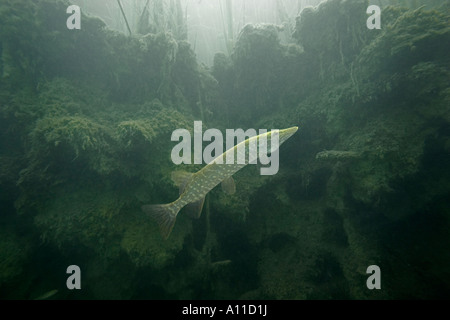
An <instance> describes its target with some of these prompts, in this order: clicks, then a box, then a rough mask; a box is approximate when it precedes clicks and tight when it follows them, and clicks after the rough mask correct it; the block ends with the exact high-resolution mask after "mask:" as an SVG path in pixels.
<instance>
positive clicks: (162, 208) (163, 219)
mask: <svg viewBox="0 0 450 320" xmlns="http://www.w3.org/2000/svg"><path fill="white" fill-rule="evenodd" d="M141 208H142V211H144V212H145V213H146V214H147V215H148V216H150V217H152V218H153V219H155V220H156V222H157V223H158V226H159V230H160V231H161V235H162V237H163V238H164V240H166V239H167V238H168V237H169V235H170V233H171V232H172V229H173V226H174V225H175V220H176V218H177V214H178V211H179V210H180V209H179V208H177V207H176V206H175V205H174V203H168V204H155V205H144V206H142V207H141Z"/></svg>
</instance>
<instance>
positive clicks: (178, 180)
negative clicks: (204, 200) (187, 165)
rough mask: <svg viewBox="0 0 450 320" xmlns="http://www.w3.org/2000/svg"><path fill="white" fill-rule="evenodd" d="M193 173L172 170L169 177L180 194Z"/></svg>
mask: <svg viewBox="0 0 450 320" xmlns="http://www.w3.org/2000/svg"><path fill="white" fill-rule="evenodd" d="M192 175H193V173H191V172H186V171H173V172H172V175H171V178H172V181H173V183H175V185H176V186H177V187H179V188H180V194H182V193H183V192H184V188H185V187H186V185H187V183H188V182H189V180H190V179H191V178H192Z"/></svg>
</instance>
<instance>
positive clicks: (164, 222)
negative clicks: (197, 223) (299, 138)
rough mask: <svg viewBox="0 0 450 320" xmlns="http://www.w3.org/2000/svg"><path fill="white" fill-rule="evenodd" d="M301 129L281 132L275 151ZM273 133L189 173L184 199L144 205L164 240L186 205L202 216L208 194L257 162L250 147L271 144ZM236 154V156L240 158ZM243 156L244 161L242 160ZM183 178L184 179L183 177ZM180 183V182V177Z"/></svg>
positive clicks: (182, 184)
mask: <svg viewBox="0 0 450 320" xmlns="http://www.w3.org/2000/svg"><path fill="white" fill-rule="evenodd" d="M297 130H298V127H292V128H288V129H284V130H280V131H278V134H279V142H278V145H277V146H274V147H272V148H271V152H274V151H276V150H277V149H278V148H279V146H280V145H281V144H282V143H283V142H284V141H286V140H287V139H288V138H289V137H291V136H292V135H293V134H294V133H295V132H296V131H297ZM273 132H277V131H270V132H267V133H263V134H260V135H257V136H253V137H251V138H249V139H247V140H245V141H242V142H241V143H239V144H237V145H236V146H234V147H232V148H230V149H228V150H227V151H226V152H224V153H222V154H221V155H220V156H218V157H216V158H215V159H214V160H213V161H211V162H210V163H209V164H208V165H206V166H205V167H204V168H203V169H201V170H199V171H197V172H196V173H194V174H186V175H185V176H184V181H178V184H179V185H180V196H179V198H178V199H177V200H175V201H174V202H171V203H168V204H160V205H144V206H142V210H143V211H144V212H145V213H147V214H148V215H149V216H151V217H153V218H154V219H155V220H156V221H157V223H158V225H159V228H160V231H161V235H162V236H163V238H164V239H167V238H168V237H169V235H170V233H171V231H172V228H173V226H174V225H175V220H176V217H177V215H178V212H179V211H180V210H181V209H182V208H183V207H184V206H186V205H188V204H194V205H196V207H197V208H198V215H200V213H201V209H202V207H203V202H204V200H205V196H206V194H207V193H208V192H209V191H211V190H212V189H213V188H214V187H215V186H217V185H218V184H220V183H223V182H225V181H227V179H229V178H231V176H232V175H233V174H235V173H236V172H237V171H239V170H240V169H242V168H244V167H245V166H246V165H247V164H249V163H252V161H253V160H256V158H255V155H253V154H252V153H251V152H250V147H249V146H251V145H255V146H256V145H257V142H258V141H261V140H262V141H269V140H270V139H271V135H272V134H273ZM240 152H244V153H245V154H244V157H242V154H239V153H240ZM234 155H236V157H235V156H234ZM240 156H241V157H242V158H240ZM252 157H253V158H252ZM227 159H234V161H232V163H228V162H227ZM238 159H245V162H243V163H240V162H239V161H238ZM181 179H183V177H182V178H181ZM174 180H176V179H174ZM178 180H180V178H178ZM233 187H234V185H233Z"/></svg>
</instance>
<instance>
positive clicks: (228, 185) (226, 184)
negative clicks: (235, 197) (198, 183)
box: [221, 177, 236, 194]
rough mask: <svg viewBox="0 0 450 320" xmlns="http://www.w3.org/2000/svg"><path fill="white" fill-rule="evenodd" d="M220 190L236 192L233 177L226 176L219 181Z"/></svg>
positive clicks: (228, 192)
mask: <svg viewBox="0 0 450 320" xmlns="http://www.w3.org/2000/svg"><path fill="white" fill-rule="evenodd" d="M221 186H222V190H223V191H224V192H225V193H226V194H234V193H235V192H236V185H235V183H234V179H233V177H229V178H226V179H225V180H223V181H222V183H221Z"/></svg>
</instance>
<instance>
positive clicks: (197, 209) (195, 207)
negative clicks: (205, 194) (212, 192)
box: [186, 198, 205, 219]
mask: <svg viewBox="0 0 450 320" xmlns="http://www.w3.org/2000/svg"><path fill="white" fill-rule="evenodd" d="M204 203H205V198H203V199H200V200H198V201H196V202H192V203H189V204H188V205H187V206H186V214H187V215H188V216H189V217H191V218H193V219H198V218H200V216H201V214H202V209H203V204H204Z"/></svg>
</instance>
